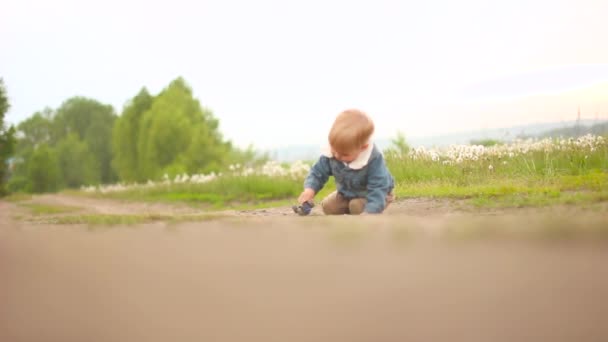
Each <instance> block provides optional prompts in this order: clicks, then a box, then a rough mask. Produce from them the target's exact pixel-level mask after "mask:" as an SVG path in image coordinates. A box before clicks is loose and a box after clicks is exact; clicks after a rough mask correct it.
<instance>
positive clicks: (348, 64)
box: [0, 0, 608, 147]
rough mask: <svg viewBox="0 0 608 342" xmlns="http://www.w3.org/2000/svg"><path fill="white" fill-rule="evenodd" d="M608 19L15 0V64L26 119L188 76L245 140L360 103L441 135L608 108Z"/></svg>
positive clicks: (429, 5) (483, 1)
mask: <svg viewBox="0 0 608 342" xmlns="http://www.w3.org/2000/svg"><path fill="white" fill-rule="evenodd" d="M607 17H608V1H600V0H563V1H560V0H540V1H539V0H525V1H523V0H522V1H520V0H510V1H487V0H460V1H447V0H445V1H436V0H429V1H396V0H394V1H386V0H366V1H353V0H350V1H346V0H340V1H331V0H307V1H279V0H276V1H269V0H256V1H245V0H240V1H231V0H213V1H183V0H172V1H167V0H164V1H150V0H148V1H132V0H104V1H101V0H99V1H84V0H54V1H45V0H4V1H3V2H2V10H1V11H0V44H1V45H0V77H2V78H4V81H5V84H6V86H7V89H8V95H9V97H10V102H11V105H12V108H11V110H10V112H9V113H8V117H7V119H8V121H9V122H11V123H18V122H20V121H22V120H24V119H26V118H27V117H29V116H30V115H32V114H33V113H34V112H35V111H38V110H41V109H43V108H44V107H47V106H50V107H52V108H57V107H58V106H59V105H60V104H61V103H62V102H63V101H64V100H66V99H67V98H69V97H71V96H75V95H80V96H87V97H91V98H95V99H97V100H99V101H102V102H104V103H109V104H112V105H113V106H114V107H115V109H116V110H117V112H118V113H120V112H121V110H122V107H123V105H124V103H125V102H126V101H127V100H129V99H130V98H132V97H133V96H134V95H135V94H136V93H137V92H138V91H139V89H140V88H141V87H143V86H145V87H147V88H148V89H149V90H150V91H151V92H152V93H158V92H159V91H160V90H162V88H163V87H165V86H167V85H168V83H169V82H170V81H171V80H173V79H174V78H176V77H178V76H182V77H184V78H185V79H186V81H187V82H188V83H189V84H190V86H191V87H192V88H193V90H194V94H195V96H196V97H197V98H198V99H199V100H200V102H201V103H202V104H203V105H204V106H205V107H208V108H210V109H211V110H212V111H213V112H214V114H215V116H216V117H217V118H219V119H220V129H221V131H222V132H223V134H224V136H225V137H227V138H229V139H231V140H232V141H234V142H235V143H237V144H238V145H241V146H245V145H247V144H249V143H253V144H254V145H255V146H256V147H275V146H284V145H289V144H315V143H322V142H323V141H324V140H325V139H326V136H327V131H328V129H329V125H330V124H331V122H332V120H333V118H334V117H335V115H336V114H337V113H338V112H340V111H341V110H343V109H346V108H353V107H354V108H359V109H362V110H364V111H366V112H368V113H369V114H370V115H371V116H372V117H373V118H374V120H375V122H376V126H377V133H376V136H377V137H392V136H394V134H396V132H397V131H402V132H404V133H405V134H406V135H407V136H427V135H434V134H439V133H446V132H451V131H461V130H470V129H482V128H491V127H502V126H505V125H515V124H521V123H530V122H541V121H555V120H564V119H574V118H575V115H576V110H577V106H581V107H582V110H583V114H584V116H587V117H594V116H600V117H601V118H608V106H607V105H606V99H607V98H608V93H606V91H608V87H606V86H605V85H606V84H608V44H606V40H607V39H608V20H606V18H607ZM581 89H582V90H581ZM598 89H599V90H598ZM587 90H588V91H587ZM564 94H566V95H564Z"/></svg>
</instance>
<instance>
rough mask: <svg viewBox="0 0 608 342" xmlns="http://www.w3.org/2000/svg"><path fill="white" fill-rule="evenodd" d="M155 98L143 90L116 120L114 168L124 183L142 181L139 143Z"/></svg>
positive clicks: (113, 135) (113, 142)
mask: <svg viewBox="0 0 608 342" xmlns="http://www.w3.org/2000/svg"><path fill="white" fill-rule="evenodd" d="M153 100H154V98H153V97H152V96H151V95H150V94H149V93H148V91H147V90H146V88H143V89H142V90H141V91H140V92H139V93H138V94H137V95H136V96H135V97H134V98H133V99H132V100H131V101H130V102H129V103H127V105H126V106H125V108H124V110H123V112H122V115H121V116H120V117H119V118H118V119H117V120H116V123H115V124H114V130H113V132H112V152H113V160H112V166H113V168H114V170H115V171H116V173H117V174H118V177H119V178H120V179H121V180H122V181H127V182H134V181H141V180H142V179H141V178H140V177H138V175H139V173H140V170H139V166H138V160H139V157H138V153H137V143H138V140H139V126H140V123H141V118H142V116H143V114H144V113H145V112H146V111H147V110H148V109H150V107H151V106H152V101H153Z"/></svg>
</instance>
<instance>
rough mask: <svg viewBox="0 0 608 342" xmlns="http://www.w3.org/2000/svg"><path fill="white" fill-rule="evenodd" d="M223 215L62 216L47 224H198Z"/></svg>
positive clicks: (50, 220)
mask: <svg viewBox="0 0 608 342" xmlns="http://www.w3.org/2000/svg"><path fill="white" fill-rule="evenodd" d="M223 217H225V215H221V214H196V215H157V214H145V215H108V214H87V215H69V216H60V217H54V218H52V219H49V220H48V222H46V223H53V224H85V225H94V226H95V225H103V226H115V225H136V224H143V223H151V222H169V223H179V222H198V221H210V220H215V219H219V218H223Z"/></svg>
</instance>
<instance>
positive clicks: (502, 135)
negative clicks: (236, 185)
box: [263, 119, 608, 162]
mask: <svg viewBox="0 0 608 342" xmlns="http://www.w3.org/2000/svg"><path fill="white" fill-rule="evenodd" d="M577 125H578V128H576V127H577ZM573 128H574V131H573V132H575V133H576V132H578V135H584V134H587V133H593V134H608V121H605V120H604V121H597V120H589V119H584V120H580V122H578V124H577V122H576V121H565V122H550V123H538V124H532V125H521V126H513V127H505V128H492V129H484V130H476V131H469V132H459V133H450V134H445V135H438V136H430V137H408V136H406V140H407V142H408V144H410V146H412V147H418V146H424V147H441V146H448V145H453V144H469V143H470V142H471V141H472V140H486V139H493V140H500V141H511V140H514V139H516V138H521V137H545V136H555V137H558V136H564V137H569V136H577V135H572V134H570V132H571V131H572V129H573ZM392 138H394V137H388V138H379V139H376V141H375V142H376V144H377V145H378V147H379V148H380V149H385V148H387V147H389V146H390V145H391V139H392ZM320 148H321V146H318V145H292V146H288V147H284V148H278V149H272V150H267V151H263V152H268V154H269V156H270V158H272V159H275V160H279V161H285V162H292V161H295V160H315V159H317V158H318V157H319V153H320Z"/></svg>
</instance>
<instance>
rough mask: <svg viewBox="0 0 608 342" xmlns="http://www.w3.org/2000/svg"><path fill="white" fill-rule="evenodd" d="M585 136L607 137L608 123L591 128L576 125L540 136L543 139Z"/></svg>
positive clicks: (594, 125)
mask: <svg viewBox="0 0 608 342" xmlns="http://www.w3.org/2000/svg"><path fill="white" fill-rule="evenodd" d="M585 134H593V135H607V134H608V122H601V123H596V124H593V125H591V126H587V125H583V124H580V125H577V124H576V123H575V124H574V125H572V126H569V127H563V128H556V129H552V130H550V131H547V132H544V133H542V134H540V135H539V137H541V138H545V137H551V138H558V137H572V138H576V137H580V136H582V135H585Z"/></svg>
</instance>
